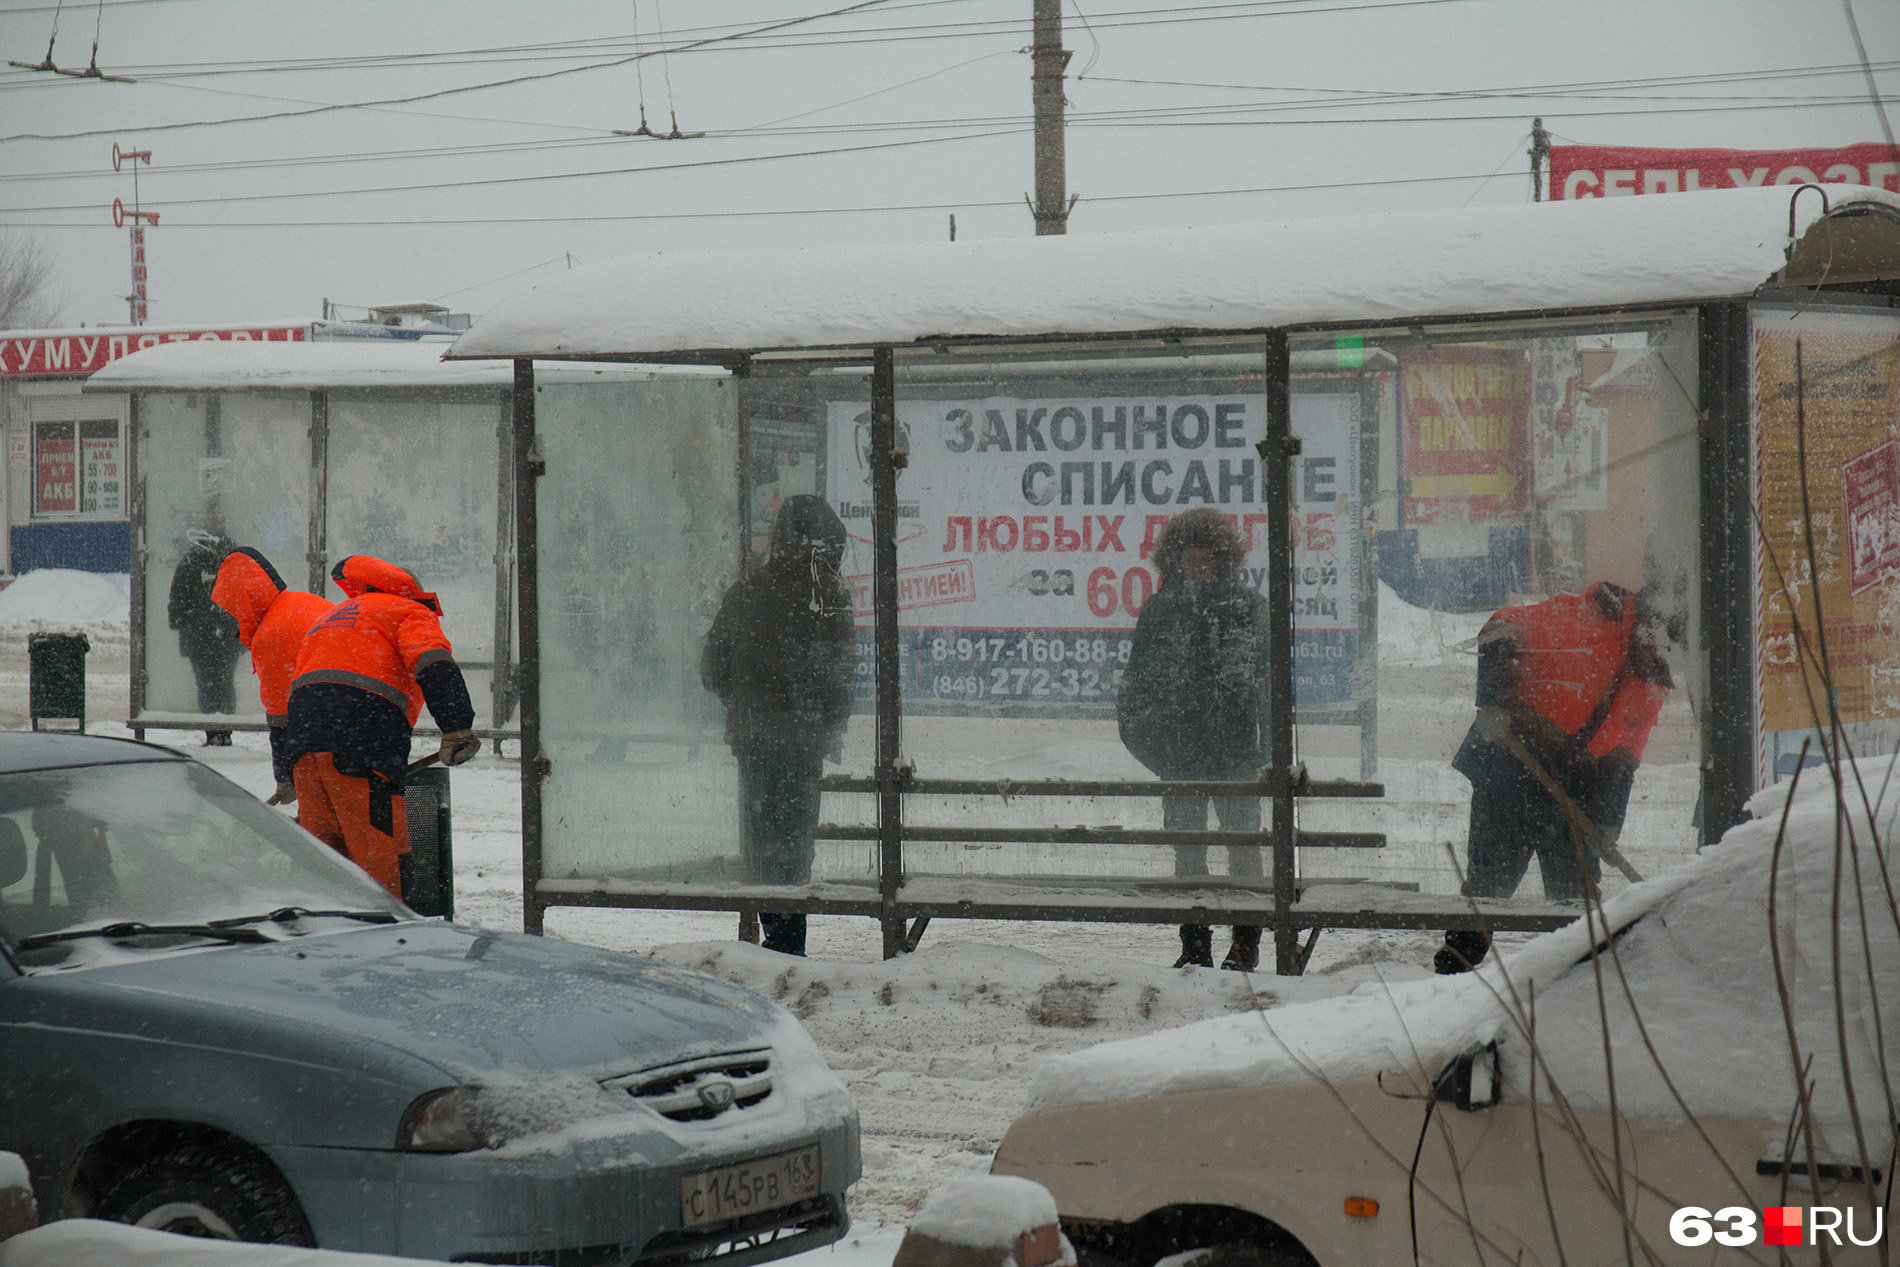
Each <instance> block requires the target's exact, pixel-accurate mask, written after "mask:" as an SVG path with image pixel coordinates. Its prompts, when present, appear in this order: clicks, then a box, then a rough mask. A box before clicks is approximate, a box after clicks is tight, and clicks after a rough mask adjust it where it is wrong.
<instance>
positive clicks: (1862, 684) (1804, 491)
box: [1750, 295, 1900, 784]
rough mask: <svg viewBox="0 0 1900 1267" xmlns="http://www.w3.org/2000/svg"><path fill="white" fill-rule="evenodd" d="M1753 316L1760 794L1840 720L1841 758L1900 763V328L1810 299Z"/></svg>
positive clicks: (1885, 317) (1828, 745)
mask: <svg viewBox="0 0 1900 1267" xmlns="http://www.w3.org/2000/svg"><path fill="white" fill-rule="evenodd" d="M1750 315H1751V326H1752V344H1753V346H1752V349H1751V351H1752V357H1753V371H1754V372H1753V376H1752V377H1753V391H1752V392H1751V393H1750V396H1751V399H1752V400H1753V402H1754V417H1753V419H1752V420H1751V421H1752V427H1751V431H1752V445H1753V456H1754V460H1753V461H1752V462H1751V463H1750V469H1751V470H1752V471H1753V472H1754V473H1755V481H1754V487H1753V488H1752V490H1751V498H1750V500H1751V502H1752V504H1753V506H1754V508H1755V513H1756V515H1757V516H1758V519H1757V524H1758V526H1759V529H1760V531H1759V533H1758V534H1757V536H1756V540H1755V557H1754V560H1753V563H1754V567H1753V569H1752V576H1753V579H1754V590H1755V603H1754V607H1755V610H1754V613H1753V615H1754V628H1755V637H1756V648H1757V649H1756V663H1757V678H1756V683H1757V687H1756V708H1757V714H1756V718H1755V725H1756V730H1757V733H1758V735H1759V737H1760V741H1759V743H1758V744H1757V745H1756V749H1755V750H1756V753H1757V770H1756V781H1757V782H1758V783H1760V784H1767V783H1773V782H1777V781H1779V780H1782V779H1786V778H1789V777H1790V776H1792V775H1793V773H1794V772H1795V769H1796V768H1797V767H1798V766H1799V765H1800V764H1801V762H1802V760H1803V757H1802V748H1803V745H1804V744H1805V745H1806V746H1807V749H1808V751H1807V756H1806V760H1807V762H1808V763H1809V764H1810V765H1813V764H1818V763H1819V762H1821V761H1822V760H1824V759H1825V758H1824V754H1825V753H1827V752H1829V751H1831V750H1832V749H1833V745H1834V736H1833V734H1832V733H1831V732H1832V730H1833V725H1832V723H1834V722H1835V721H1837V720H1838V723H1839V731H1840V739H1841V742H1842V745H1843V755H1851V756H1853V757H1874V756H1882V755H1886V754H1891V753H1893V752H1895V751H1897V750H1900V458H1896V454H1897V453H1900V407H1897V404H1896V402H1900V316H1896V315H1894V314H1893V313H1890V312H1880V311H1867V310H1864V309H1862V310H1850V309H1841V308H1836V309H1832V310H1830V309H1827V308H1825V307H1820V308H1817V306H1816V304H1815V301H1814V297H1813V296H1811V295H1810V296H1802V297H1801V298H1800V300H1798V301H1793V300H1791V301H1789V303H1788V305H1787V306H1781V305H1777V304H1774V303H1761V304H1757V305H1756V306H1755V307H1754V309H1753V311H1752V313H1751V314H1750ZM1797 349H1799V362H1798V363H1797ZM1804 448H1805V455H1804V453H1803V449H1804ZM1804 457H1805V471H1804V469H1803V460H1804ZM1804 503H1805V509H1804ZM1810 523H1811V524H1812V525H1813V528H1814V532H1813V534H1812V536H1810V535H1809V534H1808V533H1806V532H1804V531H1803V528H1804V526H1805V525H1808V524H1810ZM1810 549H1812V555H1810ZM1817 577H1818V578H1819V580H1818V585H1817V584H1814V583H1811V581H1812V578H1817ZM1817 589H1818V593H1817ZM1817 604H1818V605H1819V607H1820V609H1821V611H1822V613H1823V616H1824V621H1823V624H1822V628H1823V629H1824V631H1825V633H1826V645H1825V655H1824V654H1823V645H1822V642H1821V640H1820V639H1817V638H1815V637H1814V628H1815V619H1814V617H1815V608H1816V606H1817ZM1830 705H1831V711H1830ZM1886 769H1887V767H1886V764H1885V763H1884V762H1883V763H1882V764H1881V766H1880V771H1881V775H1880V777H1882V778H1884V777H1885V773H1886Z"/></svg>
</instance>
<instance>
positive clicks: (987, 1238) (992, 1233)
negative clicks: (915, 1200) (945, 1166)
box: [910, 1175, 1056, 1249]
mask: <svg viewBox="0 0 1900 1267" xmlns="http://www.w3.org/2000/svg"><path fill="white" fill-rule="evenodd" d="M1055 1221H1056V1199H1055V1198H1054V1197H1052V1196H1050V1195H1049V1189H1047V1188H1045V1187H1043V1186H1042V1185H1041V1184H1039V1183H1037V1182H1036V1181H1035V1180H1034V1179H1020V1178H1017V1177H1016V1176H1014V1175H968V1176H966V1177H964V1178H962V1179H952V1180H951V1181H950V1182H949V1183H946V1184H945V1185H943V1187H941V1188H939V1189H937V1190H936V1191H935V1192H933V1193H931V1194H930V1200H928V1201H926V1202H924V1208H923V1209H921V1210H919V1211H917V1217H916V1218H914V1219H912V1220H911V1221H910V1230H911V1231H913V1232H915V1233H916V1234H917V1235H919V1236H928V1237H930V1238H931V1239H932V1240H935V1241H944V1242H946V1243H948V1244H951V1245H968V1246H970V1247H972V1248H974V1249H1013V1248H1015V1246H1016V1243H1017V1241H1018V1240H1019V1239H1020V1238H1021V1237H1022V1236H1023V1235H1025V1234H1026V1233H1029V1232H1033V1231H1035V1230H1036V1229H1037V1228H1039V1227H1047V1226H1049V1225H1050V1224H1051V1223H1054V1222H1055Z"/></svg>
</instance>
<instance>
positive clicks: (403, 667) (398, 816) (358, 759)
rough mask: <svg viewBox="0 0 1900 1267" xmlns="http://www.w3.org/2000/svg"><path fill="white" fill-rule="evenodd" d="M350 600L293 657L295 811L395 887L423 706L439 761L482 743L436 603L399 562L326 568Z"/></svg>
mask: <svg viewBox="0 0 1900 1267" xmlns="http://www.w3.org/2000/svg"><path fill="white" fill-rule="evenodd" d="M330 575H331V576H332V577H333V578H334V579H335V581H336V583H337V585H338V587H339V588H341V589H342V591H343V592H344V593H345V594H347V595H349V598H348V600H347V601H346V602H343V603H341V604H339V605H338V606H337V607H336V609H335V610H334V611H332V612H331V613H330V614H329V615H328V616H326V617H324V618H323V619H322V620H320V621H318V622H317V623H316V625H315V627H313V628H312V629H311V630H310V633H309V635H308V636H307V637H305V639H304V642H303V648H302V650H301V651H299V652H298V655H297V672H296V677H295V678H294V680H293V681H292V682H291V688H290V719H289V723H288V725H287V726H286V731H285V746H286V748H287V749H288V751H289V755H290V761H291V771H292V777H293V779H294V780H295V782H296V785H297V821H298V822H299V823H301V824H302V825H303V827H304V830H306V831H308V832H310V833H311V834H312V835H314V836H316V837H317V838H318V839H320V840H323V841H325V842H327V843H328V844H330V845H331V846H332V847H334V848H336V849H338V850H340V851H341V852H343V853H344V854H346V855H348V857H349V858H350V860H351V861H353V862H355V863H356V864H357V865H358V866H360V867H362V868H363V870H364V871H366V872H368V873H369V874H370V876H371V877H373V878H374V879H375V880H376V881H377V882H378V883H380V884H381V885H382V886H383V887H384V888H386V889H388V890H389V891H390V892H391V893H393V894H394V895H396V896H397V897H401V896H402V894H403V888H404V884H403V873H404V871H406V870H407V869H408V868H407V866H406V863H407V859H408V854H409V829H408V823H407V821H406V819H405V817H404V814H403V799H402V791H403V776H404V773H405V771H406V769H407V767H408V764H409V739H410V733H411V729H412V728H413V727H414V726H415V723H416V718H417V717H418V716H420V715H421V712H422V706H423V705H424V704H425V703H426V704H427V705H428V706H429V715H430V716H431V717H433V718H434V719H435V723H436V725H437V726H440V727H441V728H442V746H441V748H440V750H439V752H438V754H437V755H438V756H439V757H440V759H441V761H442V764H443V765H449V766H453V765H460V764H462V762H464V761H467V760H468V759H469V758H470V757H473V756H474V755H475V754H476V752H477V751H479V750H480V748H481V741H480V740H479V739H477V738H476V737H475V734H474V731H473V730H472V729H471V727H472V726H473V725H474V722H475V710H474V708H473V707H472V706H471V705H470V703H469V699H468V685H467V683H465V682H464V681H463V680H462V670H461V668H460V667H459V666H458V665H457V664H456V663H455V653H454V648H453V647H451V646H450V645H449V640H448V638H447V637H446V636H445V635H444V634H443V632H442V622H441V611H442V609H441V605H440V604H439V603H438V602H437V600H436V596H435V595H434V594H430V593H428V592H426V591H424V590H423V588H422V585H421V583H420V582H419V581H417V580H416V578H415V576H414V575H413V574H411V573H410V572H409V571H407V570H406V569H404V568H400V567H397V566H396V565H395V564H393V563H387V562H385V561H383V560H382V559H378V558H374V557H372V556H370V555H366V554H357V555H351V556H350V557H349V558H346V559H343V560H341V561H340V562H338V563H337V565H336V566H335V567H334V568H332V569H331V572H330Z"/></svg>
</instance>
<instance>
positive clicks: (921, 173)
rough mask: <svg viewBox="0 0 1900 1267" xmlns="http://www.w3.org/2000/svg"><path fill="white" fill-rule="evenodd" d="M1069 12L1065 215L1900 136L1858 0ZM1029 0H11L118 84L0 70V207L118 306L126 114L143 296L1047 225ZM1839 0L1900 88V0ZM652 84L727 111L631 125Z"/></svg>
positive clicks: (1080, 224) (1234, 203)
mask: <svg viewBox="0 0 1900 1267" xmlns="http://www.w3.org/2000/svg"><path fill="white" fill-rule="evenodd" d="M1064 4H1065V10H1064V16H1065V43H1066V45H1067V47H1069V48H1070V49H1072V50H1074V53H1075V56H1074V59H1073V60H1072V61H1071V63H1070V68H1069V69H1070V78H1069V82H1068V94H1067V95H1068V99H1069V102H1070V109H1071V119H1070V127H1069V130H1068V150H1069V165H1068V178H1069V188H1070V190H1071V191H1072V192H1074V193H1076V194H1078V195H1079V196H1080V201H1079V202H1078V203H1077V204H1076V207H1075V210H1074V213H1073V216H1072V219H1071V221H1070V232H1072V233H1096V232H1103V231H1106V230H1113V229H1122V228H1131V227H1147V226H1160V225H1179V224H1210V223H1224V222H1234V221H1250V220H1271V219H1275V218H1286V217H1307V216H1328V215H1336V214H1341V213H1347V212H1354V211H1382V210H1404V209H1408V208H1422V207H1447V206H1449V207H1455V206H1459V205H1461V204H1466V203H1472V204H1476V203H1487V202H1488V203H1497V202H1511V201H1522V200H1525V199H1527V198H1528V197H1529V196H1530V182H1529V178H1528V175H1527V163H1528V160H1527V159H1526V157H1525V153H1524V151H1525V147H1526V144H1527V141H1528V137H1527V133H1528V131H1529V127H1530V118H1531V116H1532V115H1534V114H1541V115H1542V116H1543V117H1544V120H1545V123H1546V126H1548V127H1549V128H1550V130H1551V131H1552V132H1553V133H1555V134H1556V135H1557V137H1558V139H1559V142H1560V143H1561V142H1562V141H1565V140H1568V141H1574V142H1583V143H1591V144H1635V145H1672V146H1698V145H1714V146H1728V147H1735V148H1776V147H1783V148H1788V147H1799V146H1832V145H1842V144H1850V143H1855V142H1868V141H1879V140H1881V139H1882V132H1881V123H1880V119H1879V117H1878V116H1877V114H1876V113H1875V110H1874V108H1873V106H1872V105H1871V103H1870V100H1869V97H1868V89H1867V82H1866V79H1865V78H1864V76H1863V75H1862V73H1861V71H1860V67H1859V63H1858V58H1857V55H1856V52H1855V49H1854V44H1853V40H1852V37H1851V36H1850V34H1849V30H1848V25H1847V19H1846V17H1845V14H1844V13H1843V9H1842V5H1841V0H1593V2H1591V3H1586V4H1557V3H1552V2H1551V0H1256V2H1252V3H1247V2H1237V0H1175V2H1174V3H1164V2H1163V0H1064ZM1030 5H1031V0H871V2H870V3H859V4H856V5H848V4H847V0H638V2H637V3H635V2H633V0H560V2H559V3H543V4H529V3H521V2H520V0H375V2H368V3H366V2H364V0H103V3H101V0H92V2H91V3H86V2H84V0H68V2H67V3H65V4H64V5H63V6H56V4H55V3H54V0H0V56H3V57H4V58H6V59H12V60H18V61H24V62H29V63H37V62H39V61H40V60H41V59H42V58H43V57H45V55H46V53H47V43H48V39H49V36H50V35H51V33H52V31H53V27H54V22H55V19H57V23H58V39H57V43H56V44H55V46H54V48H53V51H52V60H53V62H54V64H55V65H57V66H60V67H70V68H76V69H84V68H85V67H86V66H87V64H88V62H89V60H90V57H91V46H92V43H93V39H94V36H95V33H96V34H97V38H98V65H99V67H100V69H101V70H102V71H103V72H105V73H107V74H114V75H125V76H128V77H130V78H132V79H134V80H136V82H134V83H112V82H101V81H98V80H80V79H68V78H64V77H60V76H55V75H52V74H48V73H45V72H33V71H26V70H19V69H14V68H7V69H6V70H4V71H0V231H4V232H6V233H8V234H12V235H20V236H30V237H33V238H36V239H38V240H39V241H40V242H41V243H42V244H43V245H44V247H45V248H46V249H47V251H48V253H49V254H50V255H51V256H52V257H53V259H54V262H55V265H56V269H57V282H56V285H57V289H58V292H59V296H60V299H61V300H62V303H61V309H62V315H63V317H64V319H65V321H66V323H68V324H77V323H79V322H85V323H87V324H92V323H97V322H119V321H124V320H125V319H126V314H127V307H126V304H125V301H124V299H123V296H124V295H125V294H126V292H127V291H128V289H129V286H130V282H129V267H128V258H127V254H128V253H127V240H126V233H125V232H124V231H123V230H118V229H114V228H113V227H112V215H111V206H112V201H113V199H114V198H120V199H123V200H124V201H125V202H126V203H127V204H128V205H130V204H131V202H132V200H133V196H134V189H133V178H132V175H131V173H130V171H129V170H128V171H124V172H120V173H118V174H114V172H113V170H112V162H111V157H112V147H113V145H114V143H115V142H116V143H117V144H118V145H119V146H120V147H121V148H122V149H127V150H130V149H149V150H150V151H151V152H152V163H151V166H150V167H147V168H142V169H141V171H140V174H139V176H138V189H137V193H138V196H139V199H140V201H141V203H142V205H143V206H144V207H145V208H147V209H149V210H156V211H157V212H159V214H160V216H161V220H160V223H159V225H158V227H157V228H156V229H154V230H152V231H151V232H150V234H149V250H150V260H151V281H150V284H149V285H150V296H151V312H150V321H151V322H152V324H173V323H186V322H191V323H206V324H226V323H240V322H245V321H255V320H265V319H278V318H300V319H309V318H313V317H316V316H318V315H319V313H320V308H321V304H322V301H323V300H324V299H325V298H328V299H331V300H334V301H337V302H339V303H342V304H345V305H355V306H358V307H361V306H366V305H370V304H382V303H398V302H410V301H417V300H430V301H436V302H441V303H445V304H448V305H450V306H451V307H453V308H455V309H456V310H458V311H472V312H475V313H478V314H479V313H480V312H481V311H482V310H484V309H485V308H487V307H488V306H489V305H491V304H493V303H495V302H496V301H497V300H499V299H501V298H503V297H504V296H506V295H508V294H510V293H512V292H514V291H517V290H521V289H524V288H526V287H527V286H529V285H532V284H533V283H534V281H535V280H536V279H537V278H540V277H545V276H548V275H549V274H550V273H551V272H552V270H556V269H561V268H565V267H568V265H569V262H570V260H571V261H573V262H574V263H576V264H587V263H594V262H598V261H601V260H606V259H611V258H614V257H617V256H625V255H637V254H643V253H646V252H650V251H675V250H719V249H728V248H739V247H761V246H765V247H769V246H775V245H803V244H810V243H835V242H854V241H915V240H926V239H935V238H942V237H944V236H946V235H947V233H948V217H949V215H950V213H951V212H954V213H955V215H956V220H957V234H958V237H959V238H975V237H997V236H1005V235H1027V234H1029V233H1031V232H1032V231H1033V225H1032V222H1031V219H1030V214H1029V211H1028V208H1027V207H1026V206H1025V205H1024V202H1023V196H1024V193H1025V191H1027V190H1029V189H1031V188H1032V186H1033V172H1032V155H1031V142H1030V124H1029V70H1030V67H1029V58H1028V56H1027V53H1026V47H1027V45H1028V43H1029V39H1030V34H1029V14H1030ZM56 7H57V9H58V11H57V13H56V11H55V10H56ZM845 8H849V9H850V11H849V12H835V11H837V10H840V9H845ZM827 12H833V16H814V15H821V14H824V13H827ZM1855 12H1856V15H1857V16H1858V18H1859V21H1860V27H1861V34H1862V37H1863V39H1864V41H1865V44H1866V48H1867V53H1868V56H1869V58H1870V59H1871V60H1872V62H1873V64H1874V67H1875V71H1876V79H1877V82H1878V84H1879V86H1880V90H1881V92H1882V94H1883V95H1884V96H1885V97H1886V98H1887V99H1888V100H1889V101H1894V100H1895V99H1896V98H1900V3H1895V0H1856V4H1855ZM774 26H776V29H772V30H766V29H764V28H768V27H774ZM689 46H690V47H689ZM664 49H671V50H675V51H672V52H668V53H665V54H664V55H662V54H661V52H660V50H664ZM640 54H646V56H644V57H641V58H640V59H639V60H638V61H637V62H636V61H634V60H631V59H634V58H636V57H637V56H639V55H640ZM1816 68H1822V69H1819V70H1817V69H1816ZM524 76H534V77H535V78H532V79H529V80H527V81H526V82H517V83H513V84H507V85H500V86H484V87H478V88H476V90H473V91H449V92H446V93H445V90H455V89H463V88H468V87H471V86H477V85H496V84H497V81H501V80H509V79H521V78H522V77H524ZM435 93H442V94H444V95H435V96H430V97H428V98H427V99H425V100H411V101H408V102H406V103H403V104H381V105H377V104H369V103H393V102H395V101H396V99H400V98H416V97H419V96H421V95H423V94H435ZM1446 94H1450V95H1446ZM642 99H644V101H645V105H646V113H647V120H648V122H649V124H650V125H651V126H652V128H653V129H654V130H656V131H670V130H671V129H672V127H673V120H674V118H675V116H677V120H678V127H679V128H680V129H681V130H682V131H685V132H693V133H698V132H704V133H705V134H706V135H705V136H703V137H695V138H691V139H681V140H655V139H648V138H637V137H636V138H627V137H617V136H614V135H613V130H614V129H633V128H636V127H637V126H638V124H639V119H640V106H641V102H642ZM324 106H345V107H347V108H344V109H329V110H324V109H320V107H324ZM313 111H314V112H313ZM289 112H305V113H302V114H301V115H300V116H298V117H277V118H270V119H264V120H259V121H251V122H233V121H230V120H238V119H245V118H249V117H251V116H260V115H276V116H284V115H286V114H288V113H289ZM1889 115H1890V116H1900V109H1896V108H1895V106H1893V105H1890V106H1889ZM211 121H221V122H216V123H215V124H214V125H212V126H186V127H180V126H177V125H180V124H205V123H207V122H211ZM1894 122H1895V123H1896V124H1900V117H1894ZM74 134H84V135H74ZM38 137H46V138H54V139H35V138H38ZM60 138H65V139H60ZM1493 173H1495V175H1493ZM1218 191H1240V192H1218ZM865 209H869V210H865Z"/></svg>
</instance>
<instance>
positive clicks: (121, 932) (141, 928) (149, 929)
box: [14, 920, 275, 950]
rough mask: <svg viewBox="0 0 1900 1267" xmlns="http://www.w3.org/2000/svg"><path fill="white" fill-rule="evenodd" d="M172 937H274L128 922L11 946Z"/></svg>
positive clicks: (255, 939)
mask: <svg viewBox="0 0 1900 1267" xmlns="http://www.w3.org/2000/svg"><path fill="white" fill-rule="evenodd" d="M166 934H175V935H177V936H181V937H213V938H216V939H218V940H220V941H226V942H231V943H234V944H235V943H240V942H241V943H244V944H246V945H251V944H260V943H262V944H269V943H272V942H274V941H275V939H274V938H270V937H266V936H264V934H262V933H260V932H258V931H257V930H256V929H255V928H220V927H219V926H218V925H216V924H141V923H139V922H138V921H137V920H129V921H126V922H123V923H118V924H107V925H105V926H103V927H101V928H69V929H66V930H65V931H64V932H58V933H35V934H34V935H33V936H31V937H22V938H20V940H19V941H17V942H15V943H14V945H15V946H17V947H18V948H19V949H21V950H35V949H37V948H39V947H41V946H51V945H53V944H54V943H55V942H62V941H79V940H81V939H83V938H87V937H104V938H107V939H108V940H112V941H117V940H120V939H122V938H128V937H157V936H163V935H166Z"/></svg>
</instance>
